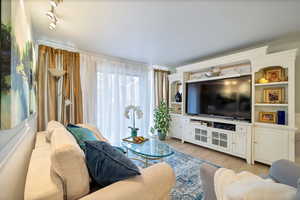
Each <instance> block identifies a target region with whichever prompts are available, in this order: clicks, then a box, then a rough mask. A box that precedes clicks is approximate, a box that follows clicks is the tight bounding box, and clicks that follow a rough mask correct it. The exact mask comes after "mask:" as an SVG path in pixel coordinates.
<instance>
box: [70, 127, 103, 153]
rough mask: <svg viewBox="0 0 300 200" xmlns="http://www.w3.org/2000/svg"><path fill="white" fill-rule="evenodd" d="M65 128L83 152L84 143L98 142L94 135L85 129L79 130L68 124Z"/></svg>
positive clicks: (79, 128)
mask: <svg viewBox="0 0 300 200" xmlns="http://www.w3.org/2000/svg"><path fill="white" fill-rule="evenodd" d="M66 128H67V130H68V131H69V132H70V133H71V134H72V135H73V136H74V137H75V139H76V141H77V143H78V144H79V146H80V148H81V149H82V150H83V151H85V143H84V142H85V141H98V139H97V138H96V137H95V135H94V133H93V132H92V131H90V130H89V129H87V128H81V127H79V126H76V125H73V124H68V126H67V127H66Z"/></svg>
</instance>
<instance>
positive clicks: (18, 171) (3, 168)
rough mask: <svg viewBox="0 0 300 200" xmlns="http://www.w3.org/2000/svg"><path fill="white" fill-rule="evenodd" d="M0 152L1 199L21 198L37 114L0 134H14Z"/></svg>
mask: <svg viewBox="0 0 300 200" xmlns="http://www.w3.org/2000/svg"><path fill="white" fill-rule="evenodd" d="M15 132H17V134H16V136H15V137H14V138H12V139H11V140H10V141H9V142H8V143H7V144H6V146H5V147H4V148H3V149H2V150H1V152H0V200H21V199H24V198H23V194H24V186H25V180H26V174H27V169H28V164H29V160H30V156H31V152H32V149H33V145H34V138H35V137H34V136H35V133H36V116H35V115H34V116H32V117H30V118H29V119H27V120H25V121H24V122H22V123H21V124H19V125H18V126H16V127H15V128H13V129H10V130H6V131H0V134H14V133H15Z"/></svg>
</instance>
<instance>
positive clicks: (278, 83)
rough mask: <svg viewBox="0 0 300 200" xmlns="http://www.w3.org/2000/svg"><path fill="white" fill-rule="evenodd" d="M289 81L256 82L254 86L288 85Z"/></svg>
mask: <svg viewBox="0 0 300 200" xmlns="http://www.w3.org/2000/svg"><path fill="white" fill-rule="evenodd" d="M288 83H289V82H288V81H282V82H272V83H255V84H254V86H256V87H259V86H260V87H261V86H272V85H287V84H288Z"/></svg>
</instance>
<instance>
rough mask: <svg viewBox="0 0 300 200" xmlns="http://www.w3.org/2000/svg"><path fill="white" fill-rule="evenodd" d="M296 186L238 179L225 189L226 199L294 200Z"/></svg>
mask: <svg viewBox="0 0 300 200" xmlns="http://www.w3.org/2000/svg"><path fill="white" fill-rule="evenodd" d="M296 192H297V190H296V188H293V187H291V186H288V185H284V184H280V183H275V182H272V181H267V180H252V181H246V180H241V181H236V182H235V183H233V184H230V185H229V186H227V187H226V189H225V190H224V196H223V197H224V200H271V199H272V200H294V199H295V198H296Z"/></svg>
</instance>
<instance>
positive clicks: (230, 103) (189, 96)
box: [186, 76, 251, 121]
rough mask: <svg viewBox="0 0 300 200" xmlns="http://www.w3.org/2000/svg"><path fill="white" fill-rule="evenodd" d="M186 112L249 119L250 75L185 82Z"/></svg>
mask: <svg viewBox="0 0 300 200" xmlns="http://www.w3.org/2000/svg"><path fill="white" fill-rule="evenodd" d="M186 112H187V114H190V115H214V116H222V117H229V118H234V119H240V120H247V121H251V76H241V77H238V78H226V79H222V80H211V81H204V82H195V83H187V86H186Z"/></svg>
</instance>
